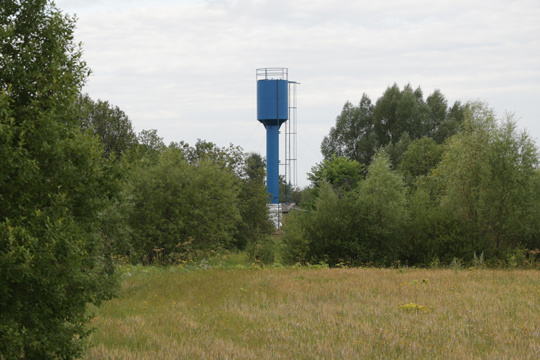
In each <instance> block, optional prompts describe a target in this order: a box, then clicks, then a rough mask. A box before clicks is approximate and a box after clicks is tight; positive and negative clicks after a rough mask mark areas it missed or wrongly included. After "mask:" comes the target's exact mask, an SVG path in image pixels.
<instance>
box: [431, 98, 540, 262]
mask: <svg viewBox="0 0 540 360" xmlns="http://www.w3.org/2000/svg"><path fill="white" fill-rule="evenodd" d="M537 166H538V151H537V148H536V146H535V144H534V142H533V141H532V140H531V138H530V137H529V136H528V135H527V133H526V132H518V131H517V128H516V124H515V121H514V120H513V117H512V116H511V115H507V116H506V117H505V118H504V119H503V120H502V121H498V120H497V118H496V116H495V114H494V112H493V110H492V109H490V108H489V107H488V106H487V105H485V104H483V103H479V102H476V103H471V104H469V109H468V111H467V112H466V118H465V122H464V126H463V130H462V131H461V132H460V133H458V134H456V135H455V136H454V137H452V138H451V139H450V141H449V143H448V145H447V150H446V151H445V153H444V155H443V159H442V161H441V163H440V165H439V167H438V169H437V174H438V176H439V177H440V179H441V181H442V183H443V187H444V193H443V197H442V199H441V205H442V206H443V207H444V208H446V209H447V210H448V211H449V212H452V213H454V214H456V215H457V216H459V218H460V219H461V222H462V226H463V227H464V228H465V229H467V230H468V238H469V239H470V242H471V245H470V246H471V247H472V248H473V249H474V250H477V251H486V252H487V251H492V252H493V251H496V250H497V249H501V248H508V247H515V246H516V245H518V244H519V243H520V242H527V241H528V239H531V233H530V230H531V229H534V231H533V232H536V231H538V230H537V226H535V225H534V224H536V223H537V221H536V219H535V216H536V215H535V212H534V208H535V204H534V201H535V198H536V197H535V194H536V193H537V192H538V189H536V188H535V184H536V182H535V171H536V169H537ZM527 245H529V244H527Z"/></svg>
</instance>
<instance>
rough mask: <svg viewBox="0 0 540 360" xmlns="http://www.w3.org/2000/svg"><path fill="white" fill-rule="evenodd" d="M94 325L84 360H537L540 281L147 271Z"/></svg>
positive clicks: (521, 275)
mask: <svg viewBox="0 0 540 360" xmlns="http://www.w3.org/2000/svg"><path fill="white" fill-rule="evenodd" d="M94 325H95V326H96V328H97V330H96V332H95V334H94V335H93V338H92V345H93V347H92V348H91V349H90V351H89V352H88V355H87V357H86V359H346V358H351V359H358V358H362V359H539V358H540V273H539V272H537V271H518V270H516V271H490V270H481V271H467V270H461V271H457V272H456V271H453V270H405V271H403V270H387V269H319V270H313V269H274V270H258V269H245V270H198V271H192V272H187V273H182V272H179V271H176V272H175V271H171V270H155V271H151V272H149V273H138V274H135V275H133V276H131V277H128V278H126V279H125V280H124V282H123V293H122V296H121V297H120V298H118V299H115V300H113V301H110V302H108V303H106V304H105V305H104V306H103V308H102V309H100V310H99V313H98V314H97V317H96V318H95V320H94Z"/></svg>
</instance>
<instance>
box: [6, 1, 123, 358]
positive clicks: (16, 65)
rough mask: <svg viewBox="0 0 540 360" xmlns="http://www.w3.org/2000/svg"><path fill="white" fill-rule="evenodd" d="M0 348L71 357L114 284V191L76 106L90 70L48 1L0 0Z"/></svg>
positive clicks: (15, 353) (20, 354)
mask: <svg viewBox="0 0 540 360" xmlns="http://www.w3.org/2000/svg"><path fill="white" fill-rule="evenodd" d="M0 24H2V26H0V53H1V54H2V55H1V56H0V87H1V91H2V93H1V95H0V155H1V159H2V161H1V162H0V201H1V203H2V206H1V207H0V338H1V339H2V341H0V354H2V357H5V358H6V359H8V358H28V359H35V358H40V359H57V358H61V359H68V358H69V359H70V358H74V357H78V356H79V355H80V354H81V351H82V349H83V345H84V339H85V337H86V335H87V334H88V330H87V327H86V326H87V323H88V320H89V319H88V314H87V304H89V303H90V304H96V305H97V304H99V303H100V302H101V301H102V300H104V299H106V298H108V297H109V296H110V295H111V293H112V284H113V283H114V277H112V276H111V272H112V269H111V267H110V266H108V264H107V263H106V262H105V261H104V259H103V257H102V253H103V252H102V250H103V244H102V241H101V238H100V237H99V233H98V230H99V229H98V226H97V225H96V224H97V223H98V222H99V217H100V212H101V210H102V209H103V208H104V206H105V203H106V199H107V197H109V196H110V195H112V194H114V192H115V191H116V188H115V186H113V185H112V184H111V182H109V180H110V176H111V174H110V173H109V171H108V168H107V166H106V160H104V159H103V158H102V148H101V145H100V144H99V142H97V141H96V140H95V139H94V138H93V137H92V136H88V135H87V134H85V133H83V132H82V131H81V130H80V128H79V126H78V122H77V119H78V117H79V115H80V114H79V113H78V110H77V108H76V107H75V103H76V100H77V97H78V96H79V89H80V87H81V86H82V84H83V83H84V80H85V78H86V75H87V74H88V72H89V70H88V68H87V67H86V64H85V63H84V62H83V61H82V60H81V52H80V49H79V48H78V47H77V46H76V45H74V44H73V28H74V20H73V19H72V18H70V17H68V16H65V15H63V14H62V13H61V12H60V11H59V10H58V9H56V8H55V7H54V6H53V5H52V4H51V3H50V2H49V1H45V0H43V1H39V0H36V1H4V2H2V6H1V7H0Z"/></svg>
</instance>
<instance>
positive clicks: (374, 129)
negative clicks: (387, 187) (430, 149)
mask: <svg viewBox="0 0 540 360" xmlns="http://www.w3.org/2000/svg"><path fill="white" fill-rule="evenodd" d="M463 111H464V107H463V106H462V105H461V104H460V103H459V102H456V103H455V104H454V105H453V106H452V107H451V108H448V104H447V100H446V99H445V97H444V96H443V95H442V93H441V92H440V91H439V90H435V91H434V92H433V93H432V94H431V95H429V96H428V97H427V99H426V100H424V98H423V92H422V89H421V88H420V87H418V88H417V89H415V90H414V89H413V88H412V87H411V86H410V85H406V86H405V87H404V88H403V90H400V88H399V87H398V86H397V84H394V85H392V86H390V87H388V88H387V89H386V90H385V92H384V93H383V95H382V96H381V97H380V98H379V99H377V101H376V103H375V105H373V104H372V102H371V100H370V99H369V97H368V96H367V95H366V94H364V95H363V96H362V99H361V101H360V103H359V105H358V106H354V105H353V104H351V103H350V102H346V103H345V105H344V107H343V110H342V112H341V114H340V115H339V116H338V117H337V119H336V125H335V126H334V127H332V128H331V129H330V132H329V134H328V136H326V137H325V138H324V139H323V141H322V144H321V152H322V154H323V156H324V158H325V159H331V158H333V157H334V156H345V157H347V158H349V159H351V160H356V161H358V162H360V163H361V164H364V165H365V166H366V167H367V166H368V165H369V164H370V162H371V161H372V159H373V156H374V154H375V153H376V151H377V150H378V149H379V148H383V147H384V148H386V151H387V152H388V153H389V154H390V156H391V159H392V163H393V165H394V166H397V165H398V164H399V161H400V159H401V156H402V155H403V153H404V152H405V150H407V149H406V146H405V145H407V144H408V142H410V141H411V140H415V139H419V138H421V137H424V136H427V137H431V138H433V139H434V140H435V141H436V142H437V143H442V142H443V141H444V140H445V139H447V138H449V137H450V136H452V135H454V134H455V133H456V132H457V131H458V130H459V126H460V123H461V120H462V119H463V114H464V113H463ZM405 134H407V135H406V137H408V139H407V138H406V137H404V135H405ZM400 140H401V143H400V144H399V145H398V146H397V147H396V145H397V144H398V143H399V142H400ZM407 140H408V141H407Z"/></svg>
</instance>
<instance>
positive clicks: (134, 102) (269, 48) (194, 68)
mask: <svg viewBox="0 0 540 360" xmlns="http://www.w3.org/2000/svg"><path fill="white" fill-rule="evenodd" d="M56 4H57V6H58V7H59V8H60V9H62V10H63V11H65V12H67V13H71V14H73V13H75V14H76V15H77V17H78V21H77V30H76V40H77V41H80V42H82V43H83V49H84V58H85V60H86V61H87V62H88V64H89V66H90V68H91V69H92V71H93V74H92V76H91V78H90V80H89V82H88V84H87V86H86V88H85V89H84V91H85V92H87V93H89V95H90V96H91V97H92V98H93V99H101V100H107V101H109V102H110V103H112V104H113V105H116V106H119V107H120V108H121V109H122V110H123V111H124V112H126V114H127V115H128V116H129V118H130V119H131V121H132V122H133V125H134V127H135V130H136V131H137V132H139V131H141V130H143V129H157V130H158V134H159V135H160V136H161V137H163V138H164V141H165V143H166V144H168V143H170V142H171V141H181V140H184V141H186V142H188V143H190V144H194V143H195V142H196V141H197V139H199V138H200V139H204V140H207V141H211V142H214V143H216V144H217V145H218V146H228V145H229V144H231V143H232V144H234V145H239V146H241V147H242V148H243V149H244V150H245V151H255V152H258V153H261V154H262V155H263V156H264V155H265V151H266V145H265V141H266V138H265V130H264V127H263V125H262V124H260V123H259V122H258V121H257V120H256V80H255V71H256V69H257V68H264V67H286V68H288V69H289V80H294V81H297V82H300V83H301V85H299V87H298V140H297V141H298V176H299V185H301V186H305V185H307V184H308V181H307V180H306V173H307V172H308V171H309V170H310V169H311V167H312V166H314V165H315V164H316V163H317V162H320V161H321V160H322V156H321V154H320V144H321V141H322V139H323V137H324V136H325V135H327V134H328V132H329V130H330V128H331V127H332V126H334V125H335V119H336V116H337V115H339V113H340V112H341V109H342V107H343V105H344V103H345V102H346V101H347V100H350V101H351V102H353V103H358V101H359V100H360V98H361V96H362V94H363V93H366V94H367V95H368V96H369V97H370V98H371V99H372V101H375V100H377V98H379V97H380V96H381V95H382V94H383V92H384V90H385V89H386V88H387V87H388V86H391V85H392V84H393V83H397V84H398V85H399V87H400V88H403V86H404V85H406V84H408V83H410V84H411V86H412V87H413V88H416V87H418V86H420V87H421V88H422V90H423V91H424V97H427V96H428V95H429V94H431V93H432V92H433V90H435V89H439V90H441V92H442V93H443V94H444V95H445V96H446V97H447V99H448V102H449V105H451V104H452V103H453V102H454V101H456V100H460V101H468V100H477V99H479V100H483V101H486V102H487V103H488V104H489V105H490V106H491V107H493V108H494V109H495V110H496V112H497V113H498V114H499V115H502V114H504V112H505V111H509V112H513V113H515V115H516V117H517V118H518V119H520V120H519V122H518V125H519V126H520V127H521V128H525V129H527V130H528V131H529V133H530V134H531V136H532V137H533V138H535V139H536V141H537V144H538V143H539V141H538V139H540V1H539V0H519V1H512V0H452V1H438V0H389V1H386V0H379V1H376V0H370V1H364V0H356V1H339V0H332V1H330V0H271V1H270V0H252V1H249V0H214V1H212V0H210V1H202V0H176V1H173V0H145V1H143V0H106V1H105V0H104V1H99V0H92V1H89V0H56Z"/></svg>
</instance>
